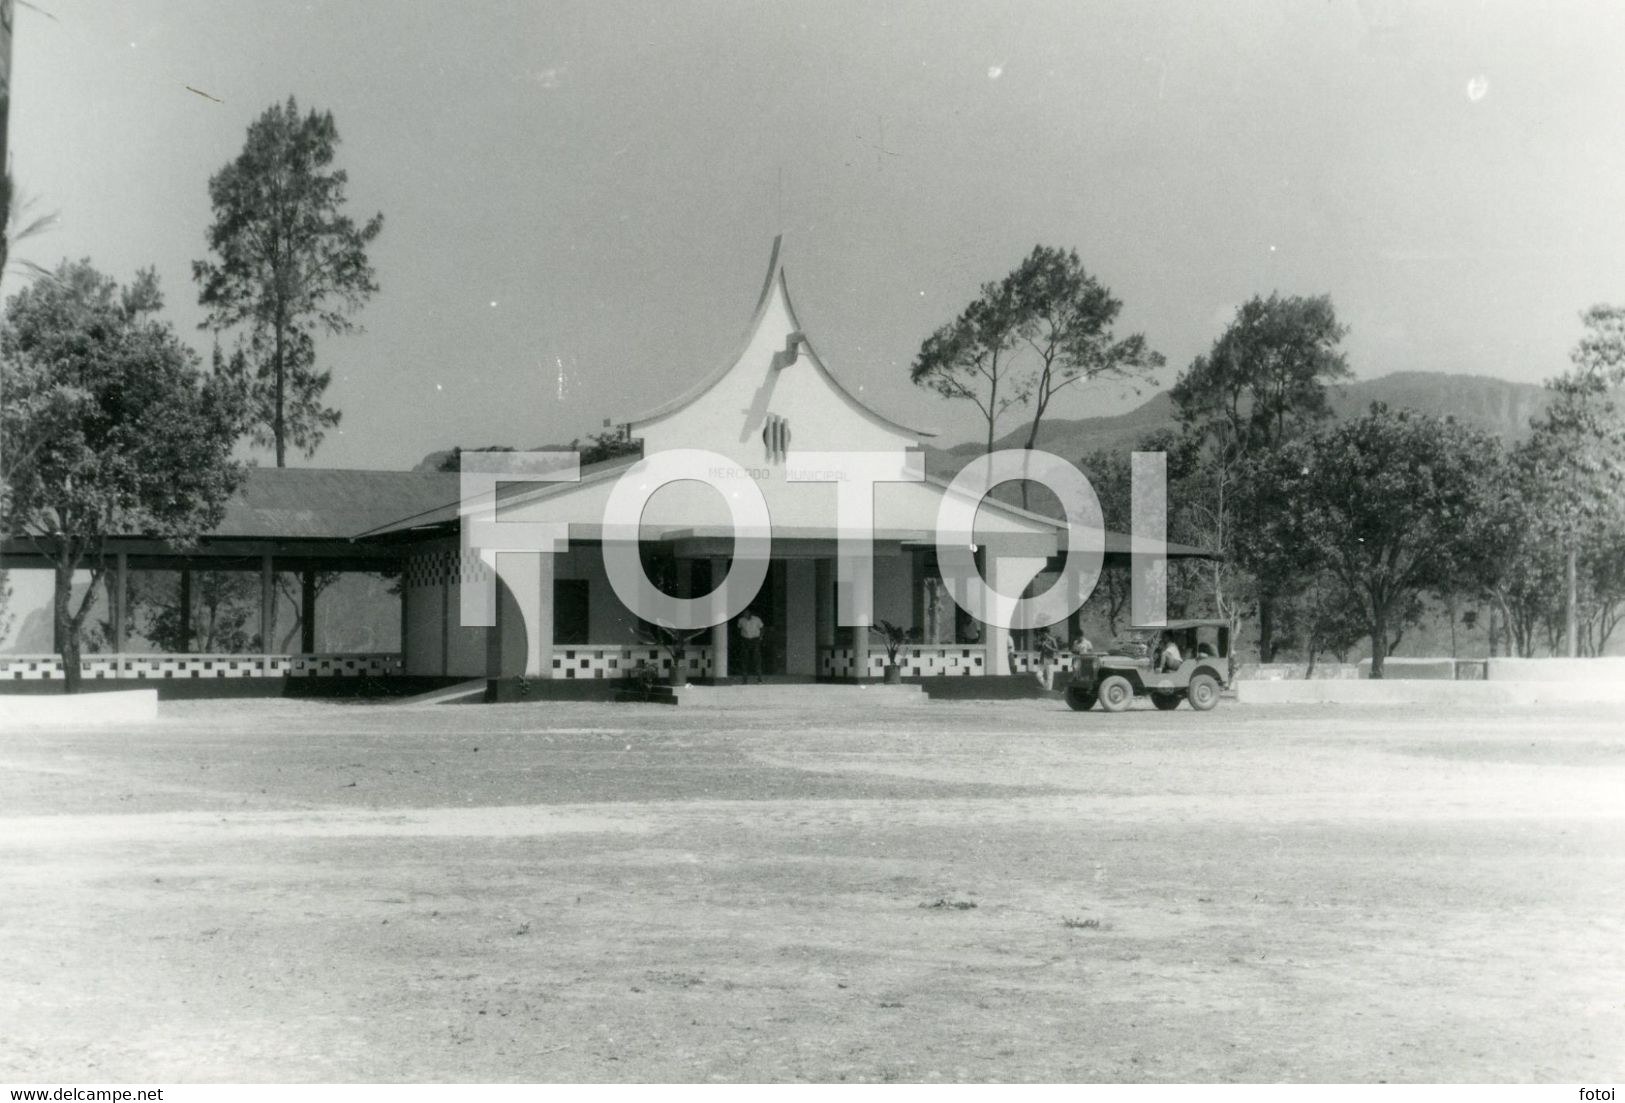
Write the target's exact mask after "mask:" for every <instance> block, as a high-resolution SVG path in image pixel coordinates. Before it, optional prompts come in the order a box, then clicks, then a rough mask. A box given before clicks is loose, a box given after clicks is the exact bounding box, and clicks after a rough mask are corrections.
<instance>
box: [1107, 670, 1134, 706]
mask: <svg viewBox="0 0 1625 1103" xmlns="http://www.w3.org/2000/svg"><path fill="white" fill-rule="evenodd" d="M1133 703H1134V687H1133V686H1131V685H1129V682H1128V679H1127V678H1125V677H1123V676H1122V675H1121V674H1113V675H1112V676H1111V677H1109V678H1107V679H1106V680H1105V681H1103V682H1101V683H1100V707H1101V708H1103V709H1105V710H1106V711H1107V712H1122V711H1123V710H1124V709H1126V708H1128V707H1129V705H1131V704H1133Z"/></svg>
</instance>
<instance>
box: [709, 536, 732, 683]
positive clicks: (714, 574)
mask: <svg viewBox="0 0 1625 1103" xmlns="http://www.w3.org/2000/svg"><path fill="white" fill-rule="evenodd" d="M727 569H728V561H727V560H725V559H713V560H711V588H712V589H713V590H714V589H716V588H717V587H718V586H720V585H722V579H723V577H724V573H725V572H726V571H727ZM727 676H728V622H727V621H723V622H722V623H721V624H713V625H712V626H711V677H713V678H726V677H727Z"/></svg>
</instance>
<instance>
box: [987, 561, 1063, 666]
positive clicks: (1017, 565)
mask: <svg viewBox="0 0 1625 1103" xmlns="http://www.w3.org/2000/svg"><path fill="white" fill-rule="evenodd" d="M1047 562H1048V560H1047V559H1046V558H1045V557H1044V556H1038V555H999V554H998V553H997V552H996V551H995V550H994V549H992V548H989V549H987V561H986V564H987V565H986V567H985V569H984V571H983V577H984V578H985V579H986V580H987V585H988V588H989V589H990V590H992V591H994V594H995V597H994V598H993V601H992V602H991V604H992V608H991V609H990V610H989V612H990V613H992V614H993V619H992V623H990V624H988V625H987V626H986V627H985V628H984V630H983V631H984V638H985V640H986V645H987V658H986V659H984V660H983V668H984V669H985V670H986V671H987V672H988V673H989V674H1009V673H1010V655H1009V639H1010V629H1009V624H1010V620H1011V617H1012V615H1013V614H1014V611H1015V604H1016V601H1017V600H1018V599H1019V598H1020V597H1021V595H1022V594H1024V593H1026V591H1027V587H1028V586H1029V585H1031V584H1032V580H1033V579H1034V578H1036V577H1037V576H1038V572H1039V571H1041V570H1043V569H1044V565H1045V563H1047ZM1010 595H1014V596H1010Z"/></svg>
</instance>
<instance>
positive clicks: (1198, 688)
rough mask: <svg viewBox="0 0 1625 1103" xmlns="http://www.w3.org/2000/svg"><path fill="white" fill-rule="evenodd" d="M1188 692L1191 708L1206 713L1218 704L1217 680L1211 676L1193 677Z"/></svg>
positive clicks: (1198, 675)
mask: <svg viewBox="0 0 1625 1103" xmlns="http://www.w3.org/2000/svg"><path fill="white" fill-rule="evenodd" d="M1188 692H1189V695H1190V699H1191V708H1193V709H1196V710H1198V711H1200V712H1206V711H1207V710H1208V709H1210V708H1212V707H1213V706H1214V705H1216V704H1218V703H1219V680H1218V679H1217V678H1215V677H1214V676H1213V675H1211V674H1196V675H1193V676H1192V677H1191V687H1190V690H1189V691H1188Z"/></svg>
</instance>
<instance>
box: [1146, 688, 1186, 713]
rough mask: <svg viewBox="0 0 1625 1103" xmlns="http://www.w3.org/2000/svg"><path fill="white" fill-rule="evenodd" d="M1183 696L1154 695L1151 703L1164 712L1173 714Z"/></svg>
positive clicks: (1170, 694)
mask: <svg viewBox="0 0 1625 1103" xmlns="http://www.w3.org/2000/svg"><path fill="white" fill-rule="evenodd" d="M1182 696H1183V694H1179V693H1153V694H1152V695H1151V703H1152V704H1153V705H1156V706H1157V707H1158V708H1159V709H1161V710H1162V711H1163V712H1172V711H1173V710H1174V709H1177V708H1178V707H1179V699H1180V697H1182Z"/></svg>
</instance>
